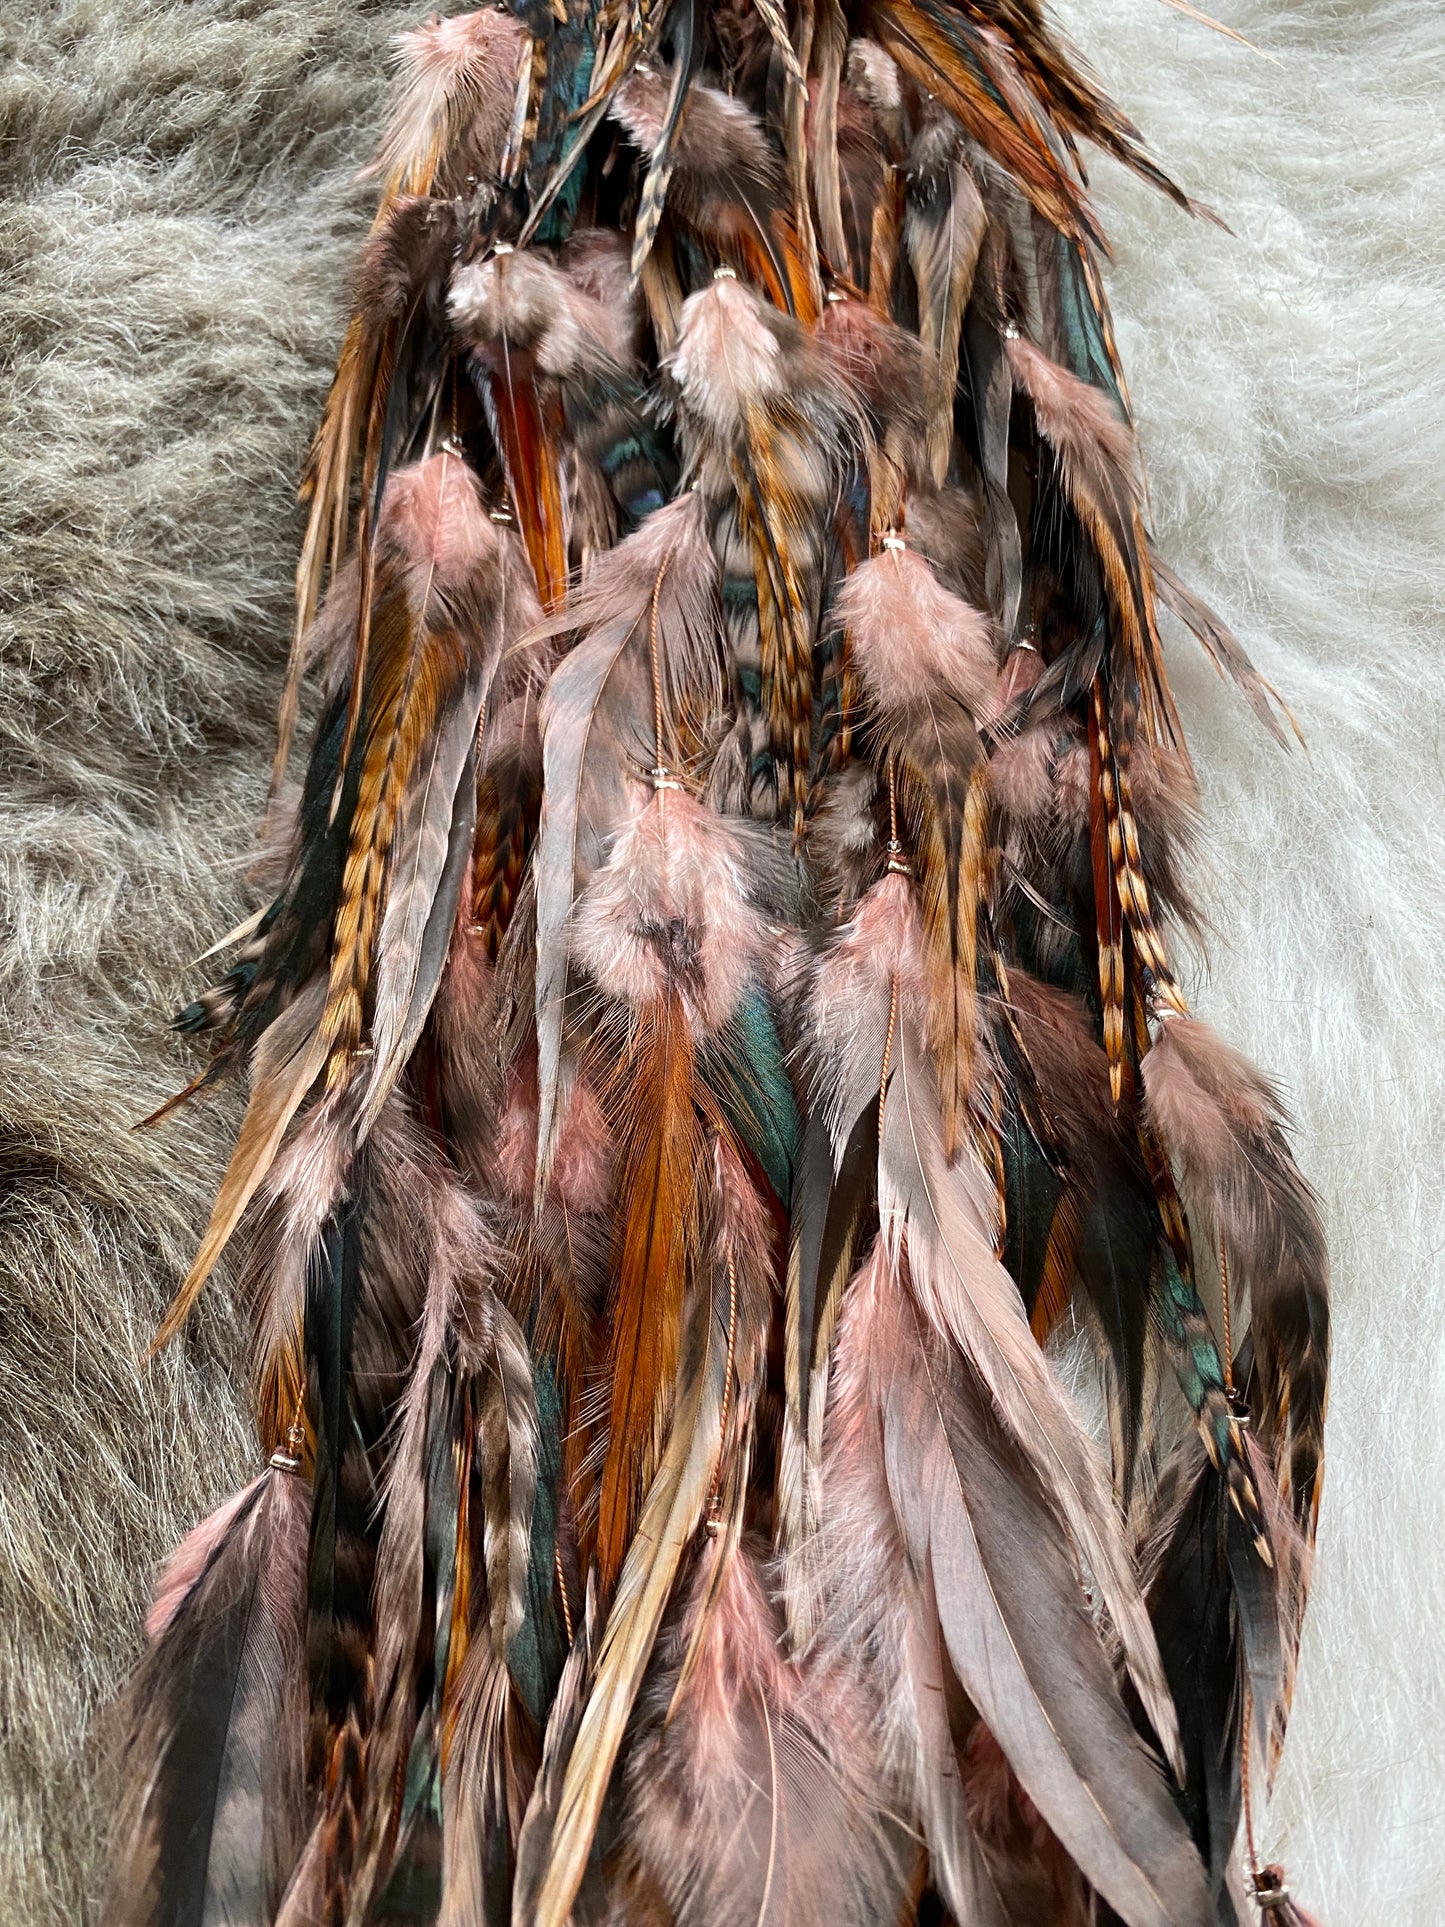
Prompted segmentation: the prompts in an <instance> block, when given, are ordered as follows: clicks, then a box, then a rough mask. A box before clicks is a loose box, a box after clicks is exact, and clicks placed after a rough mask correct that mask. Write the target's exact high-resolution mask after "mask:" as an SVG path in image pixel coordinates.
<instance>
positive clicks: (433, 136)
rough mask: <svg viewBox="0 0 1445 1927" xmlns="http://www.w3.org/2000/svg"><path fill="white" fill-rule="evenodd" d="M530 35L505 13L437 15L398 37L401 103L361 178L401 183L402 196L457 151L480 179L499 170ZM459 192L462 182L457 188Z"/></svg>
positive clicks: (481, 10) (484, 10)
mask: <svg viewBox="0 0 1445 1927" xmlns="http://www.w3.org/2000/svg"><path fill="white" fill-rule="evenodd" d="M525 44H526V31H525V29H524V28H523V26H522V23H521V22H520V21H519V20H518V19H516V18H515V16H514V15H512V14H510V13H505V12H503V11H502V10H501V9H500V8H494V7H484V8H479V9H478V10H477V11H476V12H474V13H459V14H453V15H452V16H451V17H450V18H449V19H442V18H439V17H436V16H434V17H433V18H432V19H430V20H428V21H426V22H425V24H424V25H422V26H420V27H414V28H412V29H411V31H410V32H408V33H402V34H398V35H397V37H396V75H397V87H396V100H395V103H394V105H393V108H392V115H391V121H390V124H389V125H388V127H387V130H386V133H385V135H384V136H383V138H382V141H381V145H380V147H379V149H378V151H377V156H376V159H375V160H374V161H373V162H372V163H371V165H370V166H369V167H368V168H367V169H366V171H365V176H364V178H368V179H375V178H376V177H378V176H380V177H382V178H383V179H386V178H396V177H398V176H399V177H400V185H401V186H402V189H403V191H404V192H415V191H417V190H418V188H419V187H420V182H419V181H414V180H413V179H412V178H411V176H410V170H412V169H414V168H417V167H420V168H421V169H422V170H423V172H425V170H426V169H427V168H428V167H429V166H430V165H431V164H432V162H433V161H434V160H436V159H439V158H440V157H441V154H442V152H443V150H444V149H445V148H447V147H452V148H454V149H455V150H457V153H456V154H454V155H453V157H452V158H453V160H454V161H455V160H456V159H457V158H458V157H460V158H461V159H462V160H463V162H464V164H465V166H466V167H467V168H468V169H469V170H470V171H472V172H473V173H475V174H476V175H477V176H478V177H481V176H485V175H487V174H490V173H492V172H494V171H495V169H496V168H497V166H498V164H499V163H500V161H501V158H502V150H503V148H504V147H505V145H506V140H507V131H508V128H509V126H510V124H511V118H512V105H513V101H514V99H515V96H516V89H517V68H518V62H519V60H520V57H521V53H522V48H523V46H524V45H525ZM455 185H456V186H458V187H460V186H462V185H464V182H462V181H458V182H456V183H455Z"/></svg>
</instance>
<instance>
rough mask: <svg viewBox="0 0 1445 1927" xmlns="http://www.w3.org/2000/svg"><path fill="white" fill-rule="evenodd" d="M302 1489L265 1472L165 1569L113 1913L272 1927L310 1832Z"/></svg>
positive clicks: (129, 1754) (128, 1761) (131, 1763)
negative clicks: (305, 1773) (306, 1826)
mask: <svg viewBox="0 0 1445 1927" xmlns="http://www.w3.org/2000/svg"><path fill="white" fill-rule="evenodd" d="M306 1500H307V1494H306V1488H305V1486H304V1485H303V1484H302V1483H301V1481H300V1480H299V1479H297V1478H296V1477H295V1476H294V1474H293V1473H290V1472H286V1471H279V1470H276V1469H271V1470H268V1471H266V1472H263V1473H262V1474H261V1476H260V1478H259V1479H256V1480H255V1481H253V1483H252V1484H251V1485H249V1486H248V1487H247V1488H246V1489H245V1490H244V1491H243V1492H240V1493H238V1494H237V1495H236V1497H235V1498H234V1499H232V1500H229V1501H228V1502H227V1503H226V1504H225V1505H224V1506H222V1507H221V1509H220V1511H219V1512H218V1513H216V1514H215V1515H214V1516H213V1517H212V1518H210V1519H207V1520H204V1521H203V1522H202V1523H201V1525H199V1526H198V1527H197V1528H196V1530H195V1531H194V1532H193V1533H192V1534H191V1537H190V1538H189V1539H187V1540H186V1541H185V1542H184V1543H183V1544H182V1545H181V1547H180V1548H179V1550H178V1551H177V1553H176V1555H175V1557H174V1559H173V1560H172V1562H171V1565H170V1566H169V1568H168V1569H167V1571H166V1572H165V1574H164V1575H163V1576H162V1579H161V1582H160V1585H159V1586H158V1588H157V1592H156V1601H155V1605H154V1607H153V1608H152V1611H151V1616H150V1619H149V1620H148V1622H147V1633H148V1635H149V1638H150V1642H151V1648H150V1652H149V1653H148V1655H147V1657H146V1660H145V1663H144V1665H143V1666H142V1668H141V1670H140V1672H139V1673H138V1674H137V1676H136V1679H135V1681H134V1684H133V1686H132V1689H131V1702H130V1713H131V1722H130V1731H129V1734H128V1736H127V1740H126V1750H125V1754H124V1760H123V1764H124V1769H125V1772H126V1775H127V1779H128V1785H129V1801H128V1803H127V1804H126V1805H124V1806H122V1808H121V1811H120V1814H119V1815H118V1818H117V1833H116V1838H117V1843H118V1847H119V1852H118V1857H117V1859H116V1860H115V1862H114V1863H113V1865H112V1869H111V1885H110V1893H109V1896H108V1899H107V1904H106V1911H105V1918H106V1919H107V1921H113V1922H114V1923H116V1927H125V1924H126V1923H131V1922H135V1923H142V1922H153V1921H160V1920H165V1921H173V1922H175V1923H177V1927H181V1923H190V1922H194V1923H196V1927H200V1923H201V1922H203V1921H210V1920H219V1919H224V1920H227V1921H234V1922H236V1923H238V1924H239V1923H242V1922H245V1923H255V1927H264V1923H268V1922H269V1921H270V1920H271V1919H272V1918H273V1916H274V1914H275V1910H276V1905H277V1902H278V1901H279V1899H280V1894H281V1889H282V1887H283V1885H284V1884H285V1881H286V1878H287V1876H288V1875H289V1873H290V1869H291V1863H292V1860H293V1858H294V1856H295V1853H296V1850H297V1846H298V1843H299V1838H300V1833H301V1828H302V1822H303V1815H304V1811H305V1805H304V1801H305V1793H304V1782H303V1777H302V1765H303V1759H302V1756H303V1747H304V1735H305V1712H304V1708H305V1684H304V1675H303V1670H302V1662H301V1655H302V1621H303V1602H304V1588H305V1562H306V1511H307V1505H306Z"/></svg>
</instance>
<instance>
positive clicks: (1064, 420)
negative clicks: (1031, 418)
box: [1007, 335, 1136, 473]
mask: <svg viewBox="0 0 1445 1927" xmlns="http://www.w3.org/2000/svg"><path fill="white" fill-rule="evenodd" d="M1007 348H1008V358H1009V362H1010V364H1011V365H1012V367H1013V372H1014V379H1015V380H1016V381H1017V382H1018V385H1019V387H1020V388H1022V389H1023V390H1024V392H1025V393H1026V394H1027V395H1028V397H1029V399H1030V401H1032V403H1033V405H1034V414H1035V416H1036V417H1037V419H1038V424H1039V427H1040V429H1041V430H1042V432H1043V434H1044V435H1045V436H1046V437H1047V439H1048V440H1049V441H1050V442H1052V443H1053V445H1054V447H1055V448H1056V449H1057V450H1058V451H1059V453H1060V455H1062V456H1063V457H1064V458H1065V460H1074V461H1079V462H1089V463H1092V462H1095V461H1097V459H1098V456H1099V454H1100V453H1102V454H1103V455H1105V456H1106V457H1107V458H1108V460H1109V461H1111V462H1112V463H1114V464H1115V465H1116V466H1117V467H1118V468H1121V469H1123V470H1124V471H1125V472H1126V473H1132V472H1133V470H1134V466H1135V459H1136V455H1135V447H1134V432H1133V430H1132V429H1131V428H1130V426H1129V424H1128V423H1127V422H1126V421H1125V420H1124V418H1123V416H1122V415H1121V414H1120V413H1119V411H1118V409H1117V408H1116V407H1115V406H1114V404H1113V402H1112V401H1110V399H1109V397H1108V396H1107V395H1106V394H1105V393H1104V391H1103V389H1102V388H1096V387H1094V385H1093V383H1092V382H1087V381H1080V379H1079V377H1078V376H1077V375H1075V374H1071V373H1070V371H1069V370H1068V369H1067V368H1061V367H1060V366H1059V364H1058V363H1057V362H1056V361H1051V360H1050V359H1049V357H1048V356H1047V355H1046V354H1042V353H1041V352H1040V351H1039V349H1037V348H1036V347H1035V346H1034V345H1033V343H1032V342H1031V341H1025V340H1024V338H1023V336H1022V335H1016V336H1015V337H1014V338H1013V339H1012V340H1011V341H1009V342H1008V343H1007Z"/></svg>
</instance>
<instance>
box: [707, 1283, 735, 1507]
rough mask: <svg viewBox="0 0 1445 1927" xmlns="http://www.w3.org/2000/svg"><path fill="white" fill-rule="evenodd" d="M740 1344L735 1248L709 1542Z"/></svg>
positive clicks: (718, 1497)
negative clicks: (734, 1366)
mask: <svg viewBox="0 0 1445 1927" xmlns="http://www.w3.org/2000/svg"><path fill="white" fill-rule="evenodd" d="M737 1341H738V1268H737V1262H736V1260H735V1259H734V1257H733V1253H732V1248H731V1246H729V1248H728V1350H727V1358H726V1359H725V1361H724V1363H723V1396H722V1423H721V1425H720V1427H719V1433H720V1436H719V1438H718V1448H717V1465H716V1466H715V1467H714V1469H713V1475H712V1490H711V1491H710V1492H709V1493H708V1495H707V1530H708V1536H709V1537H710V1538H715V1537H716V1536H717V1532H718V1527H719V1525H720V1523H721V1519H722V1482H723V1462H724V1458H725V1455H726V1452H727V1443H728V1421H729V1420H730V1419H731V1417H732V1401H733V1363H734V1360H735V1358H736V1355H737Z"/></svg>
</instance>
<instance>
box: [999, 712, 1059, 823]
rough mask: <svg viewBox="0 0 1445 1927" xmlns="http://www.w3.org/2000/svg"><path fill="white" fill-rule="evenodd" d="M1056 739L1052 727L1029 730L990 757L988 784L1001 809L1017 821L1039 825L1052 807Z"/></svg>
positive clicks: (1010, 740)
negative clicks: (1038, 822)
mask: <svg viewBox="0 0 1445 1927" xmlns="http://www.w3.org/2000/svg"><path fill="white" fill-rule="evenodd" d="M1054 739H1055V731H1054V729H1053V728H1052V727H1048V726H1044V725H1040V726H1039V727H1037V728H1035V729H1026V730H1025V731H1024V732H1023V734H1022V735H1021V736H1014V737H1011V738H1010V739H1009V741H1008V742H1005V743H1001V744H1000V745H999V747H998V748H997V749H996V750H995V751H994V753H993V755H992V756H991V757H990V758H989V765H988V780H989V785H990V787H991V788H992V790H993V794H994V797H995V799H996V801H997V802H998V805H999V808H1000V809H1001V810H1003V811H1004V813H1005V814H1006V815H1008V816H1011V817H1013V819H1014V820H1015V822H1019V823H1034V822H1037V821H1039V820H1040V819H1041V818H1043V817H1045V816H1047V815H1048V813H1049V811H1050V809H1051V808H1052V807H1053V801H1054V770H1053V764H1054Z"/></svg>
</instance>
